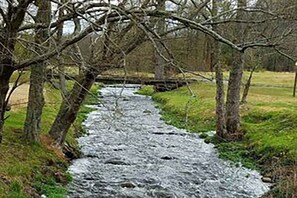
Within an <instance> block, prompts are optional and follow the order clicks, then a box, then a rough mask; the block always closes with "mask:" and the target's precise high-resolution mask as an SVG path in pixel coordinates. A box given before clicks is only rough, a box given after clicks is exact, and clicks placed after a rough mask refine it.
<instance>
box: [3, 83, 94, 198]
mask: <svg viewBox="0 0 297 198" xmlns="http://www.w3.org/2000/svg"><path fill="white" fill-rule="evenodd" d="M70 87H71V82H69V88H70ZM22 88H24V89H22ZM21 89H22V90H21ZM97 90H98V87H96V86H95V87H93V88H92V91H91V92H92V94H93V95H96V98H94V97H91V95H92V94H91V95H90V96H89V97H88V98H87V99H86V102H85V103H86V104H94V103H97V101H98V98H97ZM27 91H28V86H27V85H23V86H22V87H20V88H19V90H18V93H23V94H22V96H23V95H27V93H26V92H27ZM14 96H18V97H15V98H13V100H12V101H16V103H15V104H16V105H12V106H11V108H12V109H11V111H10V112H7V115H8V116H9V118H8V119H7V120H6V123H5V129H4V140H3V142H2V144H1V145H0V155H1V158H0V164H1V166H0V197H5V198H26V197H30V198H31V197H40V196H41V195H42V194H43V195H45V196H46V197H48V198H60V197H61V198H62V197H65V196H66V192H67V190H66V188H65V185H66V184H67V183H68V182H69V181H71V176H70V175H69V173H67V169H68V166H69V159H67V158H66V157H65V156H64V154H63V153H62V152H61V151H60V150H59V149H57V148H56V147H54V146H53V142H52V141H51V139H50V137H49V136H48V135H47V132H48V130H49V127H50V126H51V123H52V122H53V120H54V118H55V116H56V113H57V111H58V109H59V106H60V102H61V100H62V98H61V94H60V91H59V90H56V89H54V88H53V87H51V85H49V84H47V85H46V87H45V98H46V105H45V107H44V112H43V117H42V134H41V135H40V141H41V142H40V143H39V144H27V143H25V142H23V141H22V138H21V137H22V127H23V123H24V120H25V116H26V105H25V104H23V103H22V104H21V105H17V104H19V101H20V99H21V98H20V95H14ZM14 96H13V97H14ZM23 98H24V97H23ZM22 101H23V100H22ZM13 104H14V103H13ZM90 111H91V109H90V108H87V107H85V106H84V107H82V108H81V111H80V113H79V116H78V119H77V120H76V122H75V124H74V125H73V126H72V127H71V129H70V133H69V134H68V136H67V143H68V144H69V145H71V146H72V147H76V148H78V144H77V141H76V137H77V133H78V132H80V131H81V123H82V121H83V120H84V119H85V115H86V114H87V113H88V112H90Z"/></svg>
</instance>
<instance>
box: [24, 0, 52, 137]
mask: <svg viewBox="0 0 297 198" xmlns="http://www.w3.org/2000/svg"><path fill="white" fill-rule="evenodd" d="M36 5H37V7H38V11H37V15H36V19H35V20H36V23H41V24H45V25H47V26H49V25H50V22H51V2H50V1H44V0H37V1H36ZM49 35H50V32H49V29H44V28H37V29H36V32H35V45H36V47H35V52H36V53H37V54H38V55H40V54H42V53H44V52H45V51H46V49H47V48H48V38H49ZM45 69H46V62H45V61H44V62H41V63H39V64H34V65H32V66H31V75H30V90H29V98H28V106H27V116H26V121H25V125H24V138H25V139H26V140H28V141H38V140H39V133H40V130H41V126H40V123H41V115H42V110H43V106H44V96H43V90H44V79H45Z"/></svg>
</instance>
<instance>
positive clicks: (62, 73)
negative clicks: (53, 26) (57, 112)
mask: <svg viewBox="0 0 297 198" xmlns="http://www.w3.org/2000/svg"><path fill="white" fill-rule="evenodd" d="M65 3H66V1H65V0H61V4H62V5H64V4H65ZM63 16H64V7H63V6H59V19H61V18H63ZM57 29H58V30H57V39H56V42H57V44H59V43H61V41H62V37H63V29H64V23H60V24H59V25H58V26H57ZM58 58H59V63H58V69H59V81H60V89H61V94H62V97H66V96H67V89H66V77H65V66H64V62H63V61H61V60H60V59H61V57H60V56H58Z"/></svg>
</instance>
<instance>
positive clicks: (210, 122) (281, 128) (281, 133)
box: [140, 72, 297, 197]
mask: <svg viewBox="0 0 297 198" xmlns="http://www.w3.org/2000/svg"><path fill="white" fill-rule="evenodd" d="M293 77H294V74H293V73H273V72H257V73H255V75H254V79H253V84H254V85H255V86H252V87H251V89H250V94H249V96H248V103H247V104H244V105H242V106H241V115H242V120H241V122H242V128H243V130H244V131H245V133H246V134H245V139H244V140H243V141H242V142H237V143H228V142H220V143H218V142H216V143H217V148H218V149H219V151H220V155H221V157H222V158H225V159H229V160H232V161H236V162H241V163H242V164H244V165H245V166H247V167H250V168H260V169H261V170H262V171H263V174H264V175H267V176H269V177H271V178H272V180H274V181H281V182H279V183H278V184H277V187H276V188H274V190H273V191H272V192H271V195H272V194H274V195H275V197H286V196H285V195H286V193H287V195H288V196H287V197H293V196H296V195H297V177H296V175H297V169H296V159H297V98H293V97H292V88H290V87H292V84H293ZM190 88H191V89H192V91H193V92H194V94H195V97H192V96H191V95H190V94H189V91H188V88H186V87H182V88H179V89H177V90H174V91H170V92H164V93H155V94H153V99H154V100H155V101H157V102H158V104H159V105H160V107H161V108H162V109H163V117H164V119H165V120H166V121H167V122H168V123H170V124H173V125H176V126H178V127H182V128H187V129H188V130H189V131H192V132H205V131H210V130H214V129H215V84H213V83H205V82H200V83H195V84H192V85H190ZM140 92H142V93H143V94H148V95H150V94H152V89H151V88H148V87H146V88H145V89H143V90H141V91H140ZM203 136H204V135H203ZM206 140H207V141H211V140H210V138H207V139H206ZM212 141H214V140H212ZM285 175H286V176H285ZM284 178H285V179H284ZM282 195H284V196H282ZM290 195H291V196H290Z"/></svg>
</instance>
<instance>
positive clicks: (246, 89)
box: [241, 66, 257, 104]
mask: <svg viewBox="0 0 297 198" xmlns="http://www.w3.org/2000/svg"><path fill="white" fill-rule="evenodd" d="M256 68H257V66H254V67H253V68H252V70H251V72H250V76H249V78H248V80H247V82H246V83H245V85H244V90H243V94H242V97H241V103H242V104H243V103H246V102H247V100H246V99H247V96H248V94H249V90H250V87H251V83H252V78H253V74H254V71H255V70H256Z"/></svg>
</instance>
